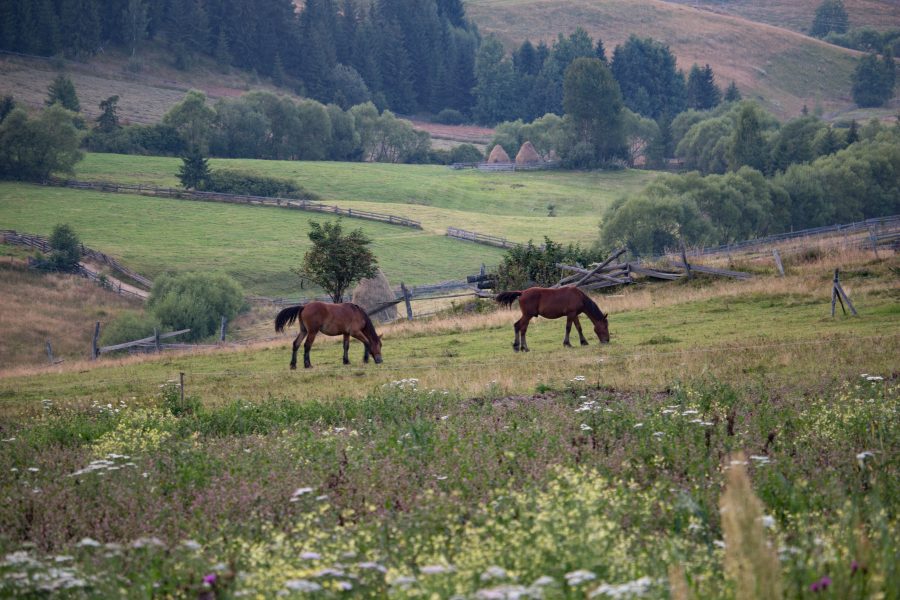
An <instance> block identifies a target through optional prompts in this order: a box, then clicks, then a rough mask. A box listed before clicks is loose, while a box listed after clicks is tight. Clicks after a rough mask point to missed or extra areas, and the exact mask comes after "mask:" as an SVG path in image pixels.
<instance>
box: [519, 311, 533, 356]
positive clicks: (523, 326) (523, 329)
mask: <svg viewBox="0 0 900 600" xmlns="http://www.w3.org/2000/svg"><path fill="white" fill-rule="evenodd" d="M530 320H531V317H522V324H521V325H519V333H520V334H521V335H522V352H529V350H528V342H526V341H525V334H526V333H527V332H528V322H529V321H530Z"/></svg>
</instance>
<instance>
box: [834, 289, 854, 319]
mask: <svg viewBox="0 0 900 600" xmlns="http://www.w3.org/2000/svg"><path fill="white" fill-rule="evenodd" d="M837 291H838V295H839V297H840V298H843V302H846V303H847V306H849V307H850V312H852V313H853V316H854V317H858V316H859V313H858V312H856V308H854V307H853V303H852V302H850V296H848V295H847V292H845V291H844V286H842V285H841V284H840V283H838V286H837ZM843 302H842V303H841V306H843ZM844 312H846V311H844Z"/></svg>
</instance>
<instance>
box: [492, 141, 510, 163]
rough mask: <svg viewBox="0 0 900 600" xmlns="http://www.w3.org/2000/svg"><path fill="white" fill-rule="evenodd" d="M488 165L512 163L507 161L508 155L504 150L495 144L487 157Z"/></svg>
mask: <svg viewBox="0 0 900 600" xmlns="http://www.w3.org/2000/svg"><path fill="white" fill-rule="evenodd" d="M487 161H488V164H492V165H493V164H497V163H508V162H512V161H510V160H509V154H507V153H506V150H504V149H503V146H501V145H500V144H497V145H496V146H494V149H493V150H491V155H490V156H488V159H487Z"/></svg>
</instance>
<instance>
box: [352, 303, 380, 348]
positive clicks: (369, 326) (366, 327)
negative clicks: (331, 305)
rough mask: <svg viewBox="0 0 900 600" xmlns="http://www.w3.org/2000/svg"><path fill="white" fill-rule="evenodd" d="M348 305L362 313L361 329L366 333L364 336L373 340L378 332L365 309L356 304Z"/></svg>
mask: <svg viewBox="0 0 900 600" xmlns="http://www.w3.org/2000/svg"><path fill="white" fill-rule="evenodd" d="M350 305H351V306H352V307H353V308H355V309H356V310H357V311H358V312H359V314H361V315H362V317H363V320H364V324H363V328H362V330H363V333H364V334H366V337H367V338H369V339H370V340H375V339H376V338H378V332H377V331H375V324H374V323H372V319H370V318H369V314H368V313H367V312H366V311H365V309H364V308H363V307H362V306H360V305H358V304H353V303H350Z"/></svg>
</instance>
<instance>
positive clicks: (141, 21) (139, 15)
mask: <svg viewBox="0 0 900 600" xmlns="http://www.w3.org/2000/svg"><path fill="white" fill-rule="evenodd" d="M122 22H123V30H124V35H123V37H124V39H125V42H126V43H127V44H128V46H129V47H130V49H131V56H132V57H135V56H137V50H138V46H139V45H140V44H141V42H143V41H144V39H145V38H146V37H147V27H148V26H149V25H150V13H149V12H148V11H147V4H146V3H145V2H144V0H128V4H127V5H126V6H125V8H124V10H123V14H122Z"/></svg>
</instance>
